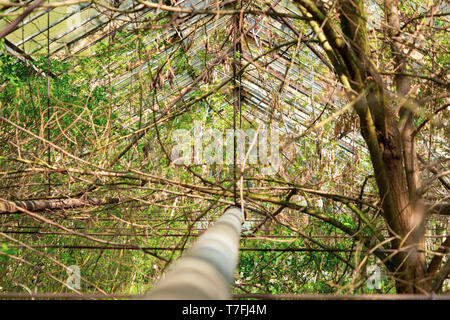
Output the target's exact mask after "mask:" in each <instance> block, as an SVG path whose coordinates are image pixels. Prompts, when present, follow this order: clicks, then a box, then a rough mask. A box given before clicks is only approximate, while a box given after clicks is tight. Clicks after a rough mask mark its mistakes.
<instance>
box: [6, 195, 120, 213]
mask: <svg viewBox="0 0 450 320" xmlns="http://www.w3.org/2000/svg"><path fill="white" fill-rule="evenodd" d="M118 202H119V200H118V199H99V198H87V199H51V200H25V201H12V202H9V201H0V214H7V213H17V212H21V211H20V210H19V209H18V207H20V208H23V209H25V210H28V211H41V210H61V209H68V208H79V207H86V206H94V205H105V204H112V203H118Z"/></svg>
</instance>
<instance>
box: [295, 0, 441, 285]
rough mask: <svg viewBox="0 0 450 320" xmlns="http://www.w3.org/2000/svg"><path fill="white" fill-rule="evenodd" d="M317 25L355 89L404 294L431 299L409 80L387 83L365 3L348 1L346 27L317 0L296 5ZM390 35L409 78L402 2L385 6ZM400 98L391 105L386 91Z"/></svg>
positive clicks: (341, 4) (343, 11)
mask: <svg viewBox="0 0 450 320" xmlns="http://www.w3.org/2000/svg"><path fill="white" fill-rule="evenodd" d="M295 2H296V3H297V5H298V7H299V9H300V10H301V12H302V13H303V14H304V15H305V16H307V17H309V18H312V19H313V20H312V21H311V22H310V25H311V27H312V29H313V30H314V32H315V34H316V35H317V37H318V39H319V42H320V44H321V46H322V48H323V49H324V51H325V52H326V54H327V56H328V58H329V60H330V62H331V63H332V64H333V67H334V71H335V72H336V74H337V76H338V77H339V79H340V81H341V82H342V84H343V85H344V87H345V88H346V89H347V93H348V96H349V98H350V100H352V101H354V100H355V99H357V101H356V103H355V111H356V113H357V114H358V116H359V119H360V130H361V134H362V136H363V138H364V140H365V141H366V144H367V147H368V149H369V153H370V157H371V160H372V165H373V169H374V174H375V178H376V182H377V186H378V192H379V196H380V200H381V201H382V208H383V216H384V219H385V221H386V224H387V226H388V229H389V232H390V234H391V236H393V237H395V239H394V240H393V241H392V243H391V246H392V248H394V249H398V250H399V252H398V253H397V254H395V255H394V256H393V258H392V262H393V264H394V265H395V268H391V270H390V271H391V272H392V274H393V276H394V277H395V279H396V283H397V292H398V293H428V292H430V291H431V289H432V288H431V285H432V277H433V275H432V274H429V273H428V272H427V265H426V256H425V251H424V248H425V228H424V223H425V214H426V210H425V206H424V202H423V199H422V196H421V194H420V192H418V190H419V189H420V187H421V183H420V172H419V167H418V159H417V152H416V148H415V141H414V135H413V132H414V127H413V116H414V114H413V113H412V112H411V109H410V108H408V107H409V105H408V104H409V103H410V101H409V98H408V94H409V91H410V90H411V84H410V80H409V78H408V77H405V76H397V77H395V78H394V85H392V84H391V85H388V84H387V83H385V82H384V81H383V80H382V78H381V76H380V72H379V71H378V70H377V69H376V67H375V64H374V63H373V62H372V60H371V58H370V56H371V52H370V47H369V40H368V35H367V31H366V21H367V19H366V17H365V9H364V1H362V0H340V1H337V6H336V10H337V13H338V14H339V22H340V25H338V24H337V23H335V21H333V19H332V18H330V16H329V15H327V12H326V11H325V10H324V9H323V8H322V7H320V6H318V5H317V4H316V2H315V1H311V0H295ZM384 9H385V13H386V28H387V35H388V36H389V37H390V39H391V51H392V55H393V58H394V64H395V68H396V69H397V70H396V71H398V72H399V73H406V70H407V69H406V59H405V58H404V55H403V52H402V50H403V48H402V39H401V37H400V19H399V8H398V0H385V8H384ZM387 90H389V91H390V92H394V93H395V94H396V95H397V97H396V99H392V101H391V100H388V99H387V98H386V96H385V92H386V91H387Z"/></svg>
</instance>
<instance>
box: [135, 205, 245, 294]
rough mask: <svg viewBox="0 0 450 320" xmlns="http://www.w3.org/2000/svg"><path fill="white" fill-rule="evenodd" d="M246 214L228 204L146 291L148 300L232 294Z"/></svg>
mask: <svg viewBox="0 0 450 320" xmlns="http://www.w3.org/2000/svg"><path fill="white" fill-rule="evenodd" d="M242 222H243V216H242V213H241V209H240V208H237V207H229V208H228V209H227V210H225V213H224V214H223V216H222V217H220V219H219V220H218V221H217V222H216V223H215V224H214V226H212V227H210V228H208V230H207V231H206V232H205V233H203V234H202V235H201V236H200V237H199V238H198V240H197V241H196V242H195V243H194V245H193V246H192V248H191V249H189V251H188V252H187V253H186V254H185V255H184V256H183V257H181V259H180V260H179V261H178V262H177V263H176V264H175V265H174V266H173V268H171V269H170V270H169V271H168V272H167V274H165V275H164V276H163V278H162V280H160V281H159V283H158V284H157V285H156V286H155V288H154V289H152V290H150V292H149V293H147V294H146V295H144V296H143V297H142V299H149V300H209V299H211V300H222V299H230V298H231V283H232V282H233V275H234V271H235V269H236V264H237V259H238V251H239V238H240V234H241V224H242Z"/></svg>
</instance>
